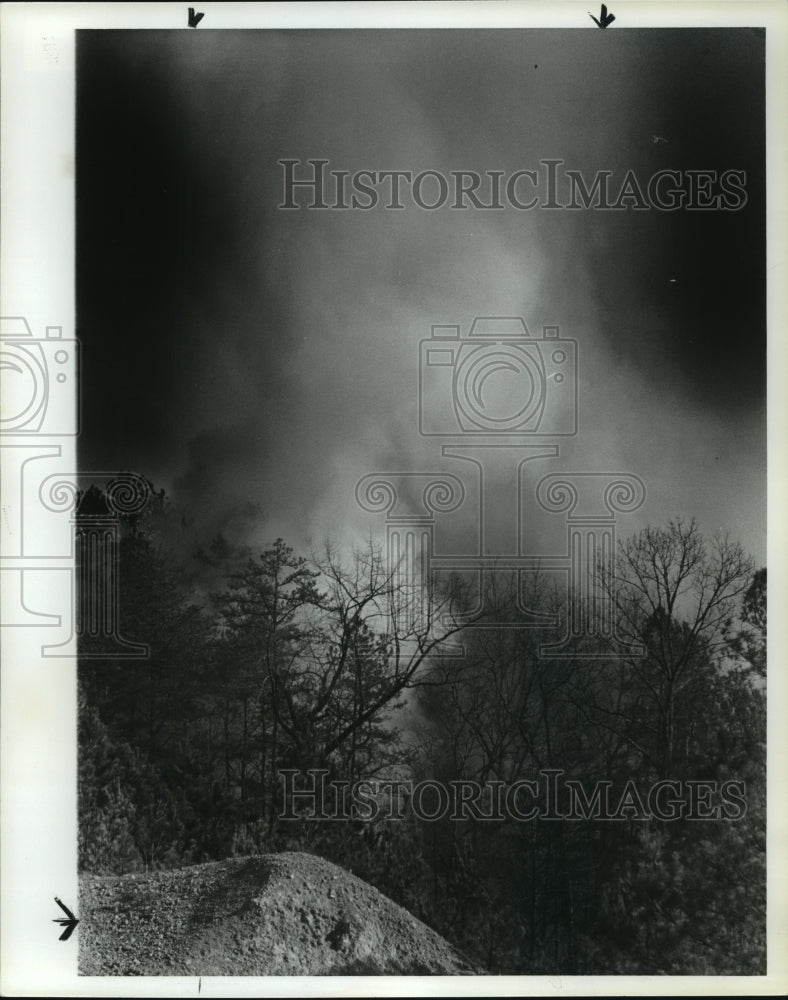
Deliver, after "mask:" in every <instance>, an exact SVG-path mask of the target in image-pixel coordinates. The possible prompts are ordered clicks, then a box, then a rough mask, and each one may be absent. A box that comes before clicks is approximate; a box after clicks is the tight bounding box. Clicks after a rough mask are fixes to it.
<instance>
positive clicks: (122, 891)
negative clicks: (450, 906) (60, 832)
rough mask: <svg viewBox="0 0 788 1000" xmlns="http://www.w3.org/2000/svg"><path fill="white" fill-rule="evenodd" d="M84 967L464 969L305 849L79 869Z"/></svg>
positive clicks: (429, 935) (431, 936)
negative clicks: (136, 869)
mask: <svg viewBox="0 0 788 1000" xmlns="http://www.w3.org/2000/svg"><path fill="white" fill-rule="evenodd" d="M79 917H80V924H79V927H78V930H77V934H78V935H79V937H80V944H79V971H80V973H81V974H82V975H87V976H136V975H139V976H143V975H145V976H184V975H187V976H229V975H232V976H296V975H299V976H321V975H430V974H432V975H471V974H475V973H478V972H479V971H480V970H478V969H474V968H473V967H471V966H470V965H469V964H468V963H467V962H466V961H465V960H464V959H463V958H462V956H461V955H459V954H458V953H457V952H456V951H455V950H454V949H453V948H452V947H451V945H449V944H448V942H447V941H445V940H444V939H443V938H442V937H440V935H439V934H436V933H435V931H433V930H431V929H430V928H429V927H427V926H426V925H425V924H423V923H422V922H421V921H420V920H417V919H416V918H415V917H414V916H412V915H411V914H410V913H408V912H407V910H404V909H402V907H401V906H397V904H396V903H393V902H392V901H391V900H390V899H388V898H387V897H386V896H384V895H383V894H382V893H380V892H379V891H378V890H377V889H375V888H373V887H372V886H370V885H368V884H367V883H366V882H363V881H362V880H361V879H359V878H356V876H355V875H351V874H350V873H349V872H347V871H345V870H344V869H343V868H339V867H338V866H337V865H334V864H331V863H330V862H328V861H324V860H323V859H322V858H318V857H314V856H313V855H310V854H294V853H288V854H269V855H263V856H258V857H248V858H233V859H230V860H227V861H218V862H212V863H210V864H203V865H194V866H193V867H190V868H180V869H177V870H175V871H165V872H149V873H145V874H132V875H120V876H96V875H83V876H81V880H80V906H79Z"/></svg>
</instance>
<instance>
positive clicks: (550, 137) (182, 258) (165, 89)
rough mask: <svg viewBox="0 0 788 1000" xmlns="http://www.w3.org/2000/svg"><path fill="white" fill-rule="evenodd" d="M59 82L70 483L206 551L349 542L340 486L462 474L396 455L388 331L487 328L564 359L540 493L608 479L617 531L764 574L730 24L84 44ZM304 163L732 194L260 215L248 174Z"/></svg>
mask: <svg viewBox="0 0 788 1000" xmlns="http://www.w3.org/2000/svg"><path fill="white" fill-rule="evenodd" d="M77 84H78V112H77V113H78V133H77V136H78V147H77V185H78V186H77V238H78V247H77V250H78V253H77V264H78V272H77V275H78V287H77V299H78V302H77V313H78V316H77V320H78V335H79V336H80V338H81V340H82V343H83V427H84V430H83V433H82V435H81V437H80V449H81V452H80V464H81V466H82V468H83V469H88V468H100V469H133V470H136V471H139V472H141V473H143V474H145V475H147V476H148V477H149V478H151V479H152V480H153V481H154V483H155V484H156V485H157V486H164V487H165V488H166V489H167V491H168V492H169V493H170V494H171V495H172V496H173V498H174V499H175V500H176V501H177V502H178V503H179V505H182V506H184V507H186V508H188V509H189V510H190V511H192V512H193V513H194V516H195V517H196V518H197V519H198V522H199V523H200V524H202V525H203V526H204V528H205V530H215V529H217V530H218V529H219V528H222V529H223V530H225V531H227V532H228V533H229V534H230V535H231V536H233V537H234V538H235V539H236V540H240V539H243V538H246V539H247V540H250V541H254V542H255V543H258V542H259V544H260V545H264V544H267V543H268V542H270V541H272V540H273V539H274V538H276V537H277V536H278V535H282V536H283V537H285V538H286V540H288V541H289V542H290V543H291V544H293V545H294V546H295V547H297V548H298V547H300V546H302V545H303V544H304V543H305V541H306V539H307V538H310V537H311V538H312V539H314V540H317V541H319V540H320V539H321V538H322V537H323V536H324V535H325V534H326V533H332V534H341V533H343V532H345V531H348V532H350V531H352V532H357V531H365V530H366V531H368V530H369V529H370V528H374V527H375V526H376V525H379V524H380V522H379V521H376V519H375V518H374V517H371V516H370V515H367V514H363V513H362V512H360V511H358V510H357V508H356V507H355V503H354V499H353V495H354V488H355V484H356V482H357V480H358V479H359V478H360V477H361V476H363V475H364V474H366V473H368V472H374V471H385V470H389V469H392V470H408V469H412V470H414V471H417V470H420V469H427V470H429V469H439V468H444V469H447V470H448V469H451V470H452V471H455V472H457V473H458V474H464V472H467V470H462V469H458V468H456V467H454V466H452V464H451V462H450V461H449V460H447V459H440V457H439V456H440V450H439V447H440V441H439V440H437V439H423V438H420V436H419V433H418V360H419V341H420V340H422V339H423V338H425V337H428V336H429V333H430V327H431V325H432V324H441V323H446V324H460V326H461V327H462V329H463V331H465V330H467V328H468V326H469V324H470V322H471V321H472V319H473V317H474V316H476V315H517V316H522V317H523V319H524V320H525V322H526V323H527V325H528V327H529V329H530V330H531V332H532V333H536V334H538V333H539V331H540V330H541V328H542V326H543V325H545V324H556V325H559V326H560V327H561V334H562V336H565V337H571V338H574V339H575V340H576V341H577V342H578V344H579V354H580V362H579V373H580V378H579V393H580V402H579V420H580V425H579V434H578V436H577V438H575V439H571V440H567V441H565V442H563V443H562V444H561V457H560V459H559V460H558V461H556V462H555V463H550V462H541V463H539V474H540V475H541V474H544V473H546V472H552V471H566V470H570V469H571V470H581V471H596V470H598V471H605V470H615V471H628V472H632V473H635V474H637V475H639V476H640V477H641V478H642V479H643V480H644V481H645V483H646V485H647V488H648V498H647V501H646V504H645V505H644V507H643V508H642V509H641V510H640V511H639V512H638V513H637V515H633V516H632V517H630V518H622V519H621V521H620V532H621V533H622V534H627V533H628V532H629V531H630V530H635V529H637V528H639V527H642V526H643V524H645V523H652V524H664V523H665V522H666V521H667V520H668V519H669V518H670V517H673V516H676V515H685V516H690V515H696V516H697V517H698V518H699V520H700V522H701V526H702V528H703V529H704V530H705V531H706V532H709V533H710V532H714V531H716V530H718V529H722V530H726V531H729V532H730V533H731V535H733V536H734V537H735V538H736V539H737V540H739V541H741V542H742V543H743V544H744V545H745V547H746V548H747V549H748V550H749V551H750V552H751V553H752V554H753V555H754V556H755V557H756V559H757V560H758V561H759V562H764V561H765V554H766V535H765V496H766V478H765V476H766V471H765V447H766V441H765V345H766V337H765V256H764V255H765V194H764V91H763V84H764V61H763V33H762V32H761V31H759V30H757V29H725V30H714V31H712V30H704V29H697V30H656V29H654V30H638V31H632V30H625V29H620V28H614V29H611V30H608V31H604V32H603V31H598V30H596V29H594V30H573V31H553V30H546V29H539V30H525V31H474V32H469V31H462V30H453V31H444V32H438V31H396V30H391V31H379V32H370V31H359V32H350V31H324V32H318V31H301V32H295V31H293V32H281V31H278V32H263V31H245V32H234V31H216V32H211V31H208V30H203V29H200V30H198V31H189V32H187V31H177V32H152V31H137V32H120V31H116V32H100V31H89V32H81V33H80V35H79V41H78V80H77ZM655 140H656V141H655ZM663 140H664V141H663ZM310 157H312V158H323V159H327V160H329V161H330V167H331V169H337V170H347V171H349V172H351V173H353V172H355V171H358V170H362V169H368V170H376V171H381V170H395V169H399V170H412V171H413V172H414V173H416V172H418V171H420V170H426V169H431V170H439V171H444V172H447V173H448V172H449V171H451V170H477V171H480V172H483V171H487V170H497V171H503V172H504V173H505V174H507V175H508V174H510V173H512V172H513V171H515V170H518V169H537V170H538V169H540V168H539V162H540V161H541V160H543V159H548V158H553V159H560V160H562V161H564V166H563V168H562V169H564V168H571V169H577V170H581V171H582V172H583V174H584V175H585V176H586V177H587V178H588V179H589V181H590V180H591V179H592V178H593V176H594V174H595V172H596V171H600V170H609V171H612V172H613V175H614V178H615V179H616V180H618V181H619V183H620V181H621V180H623V177H624V174H625V173H626V171H627V170H630V169H631V170H633V171H634V172H635V174H636V175H637V176H638V178H639V179H641V180H643V182H644V183H645V182H647V181H648V179H649V177H651V176H652V175H653V174H654V173H655V172H656V171H658V170H660V169H665V168H671V169H675V170H679V171H684V170H716V171H718V172H722V171H725V170H730V169H736V170H743V171H745V172H746V191H747V196H748V201H747V204H746V206H745V207H744V208H742V209H741V210H739V211H714V212H692V211H684V210H679V211H676V212H658V211H655V210H649V211H633V210H625V211H611V212H604V211H575V212H572V211H547V210H542V209H535V210H531V211H517V210H516V209H513V208H507V209H506V210H504V211H489V212H486V211H479V210H476V209H470V210H467V211H452V210H450V209H448V208H442V209H439V210H436V211H423V210H420V209H418V208H417V207H416V206H414V205H413V204H411V203H410V202H408V204H407V207H406V209H405V210H403V211H387V210H385V209H384V208H383V207H382V206H378V207H377V208H376V209H374V210H370V211H361V210H354V211H308V210H306V209H301V210H298V211H282V210H280V209H278V207H277V206H278V204H279V203H280V202H281V201H282V185H283V171H282V168H281V166H279V165H278V162H277V161H278V160H280V159H283V158H291V159H299V160H302V161H305V160H306V159H307V158H310ZM250 509H255V510H257V511H259V512H261V513H262V520H261V519H260V518H258V519H257V520H252V519H246V515H245V513H244V511H248V510H250ZM250 533H251V534H250Z"/></svg>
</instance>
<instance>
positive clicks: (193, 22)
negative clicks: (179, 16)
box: [189, 7, 205, 28]
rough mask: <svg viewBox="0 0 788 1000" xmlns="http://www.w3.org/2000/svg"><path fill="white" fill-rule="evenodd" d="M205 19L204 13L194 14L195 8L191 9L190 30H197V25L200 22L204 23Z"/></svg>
mask: <svg viewBox="0 0 788 1000" xmlns="http://www.w3.org/2000/svg"><path fill="white" fill-rule="evenodd" d="M204 17H205V14H203V13H202V11H198V12H197V13H196V14H195V13H194V7H189V27H190V28H196V27H197V25H198V24H199V23H200V21H202V19H203V18H204Z"/></svg>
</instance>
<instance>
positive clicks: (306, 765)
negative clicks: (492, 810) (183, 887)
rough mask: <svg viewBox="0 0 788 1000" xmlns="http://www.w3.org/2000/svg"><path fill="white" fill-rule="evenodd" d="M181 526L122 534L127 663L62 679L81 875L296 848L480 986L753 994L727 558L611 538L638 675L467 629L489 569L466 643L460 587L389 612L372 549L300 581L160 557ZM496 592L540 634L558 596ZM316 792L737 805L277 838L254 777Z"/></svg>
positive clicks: (334, 555)
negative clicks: (362, 786) (525, 977)
mask: <svg viewBox="0 0 788 1000" xmlns="http://www.w3.org/2000/svg"><path fill="white" fill-rule="evenodd" d="M181 518H182V515H180V514H179V513H178V512H177V511H175V510H174V508H173V507H172V505H171V504H170V503H169V501H168V500H167V498H166V496H165V495H164V494H163V493H158V494H154V497H153V501H152V502H151V503H150V504H149V505H148V508H147V509H146V510H145V511H144V512H142V513H141V514H135V515H134V516H130V517H128V518H126V519H125V520H124V523H123V525H122V530H121V534H120V542H119V565H120V583H119V595H120V621H121V627H122V630H123V633H124V636H125V637H126V638H128V639H131V640H135V641H140V642H146V643H148V644H149V646H150V656H149V657H148V658H147V659H145V660H139V661H135V660H127V661H119V660H101V659H92V658H82V659H81V660H80V664H79V772H78V781H79V788H78V796H79V861H80V867H81V869H83V870H87V871H92V872H99V873H110V872H111V873H118V872H126V871H143V870H151V869H157V868H166V867H176V866H181V865H186V864H193V863H199V862H202V861H207V860H214V859H220V858H224V857H228V856H232V855H242V854H249V853H255V852H264V853H265V852H270V851H280V850H305V851H311V852H314V853H317V854H320V855H322V856H324V857H326V858H328V859H330V860H332V861H335V862H337V863H339V864H341V865H343V866H344V867H346V868H348V869H350V870H352V871H353V872H355V873H356V874H357V875H359V876H360V877H362V878H364V879H366V880H367V881H369V882H371V883H372V884H374V885H376V886H377V887H378V888H379V889H380V890H381V891H383V892H385V893H386V894H387V895H388V896H390V897H391V898H392V899H394V900H395V901H396V902H399V903H400V904H401V905H403V906H405V907H406V908H407V909H409V910H410V911H411V912H413V913H414V914H415V915H416V916H418V917H419V918H420V919H422V920H424V921H425V922H426V923H428V924H429V925H430V926H432V927H434V928H435V929H436V930H437V931H438V932H440V933H441V934H443V935H444V936H445V937H446V938H447V939H448V940H450V941H451V942H452V943H454V944H455V945H457V946H458V947H459V948H461V949H462V950H463V951H464V952H465V953H466V954H468V955H469V957H471V958H472V959H474V960H475V961H476V962H478V963H479V964H480V965H481V966H482V967H484V968H486V969H488V970H489V971H490V972H492V973H515V974H517V973H520V974H532V975H535V974H618V973H620V974H706V973H708V974H712V973H714V974H734V973H739V974H758V973H763V972H764V971H765V740H766V729H765V677H766V656H765V650H766V571H765V569H760V570H756V567H755V566H754V565H753V563H752V561H751V560H750V559H749V558H748V557H747V555H746V554H745V553H744V552H743V550H742V549H741V547H740V546H739V545H738V544H736V543H734V542H732V541H730V540H729V539H725V538H713V539H708V538H704V537H703V536H702V534H701V532H700V530H699V528H698V526H697V524H696V523H695V522H694V521H688V522H685V521H681V520H674V521H672V522H670V523H669V524H668V525H666V526H663V527H649V528H647V529H645V530H643V531H642V532H640V533H639V534H638V535H635V536H633V537H632V538H629V539H627V540H625V541H623V542H622V543H620V544H619V550H618V553H617V556H616V560H615V567H614V574H613V575H612V576H611V577H609V578H605V576H604V575H600V577H599V579H598V581H597V583H598V586H599V587H600V588H607V590H608V596H609V599H610V600H611V601H612V603H613V608H614V616H615V621H616V628H617V634H618V636H619V637H621V638H623V639H624V640H626V641H628V642H630V643H632V644H633V646H634V645H639V646H640V647H641V648H642V652H643V655H641V656H632V657H630V658H628V659H627V658H624V659H621V658H613V657H611V656H607V657H606V656H604V655H601V654H600V652H599V650H595V651H594V653H593V655H592V653H591V651H590V650H589V649H587V648H585V647H583V646H582V645H581V644H578V647H577V649H576V650H575V654H576V655H575V656H573V657H569V658H567V657H554V658H551V657H550V656H543V655H540V646H544V645H545V644H546V643H549V642H550V641H551V639H553V640H557V639H558V638H560V637H561V635H560V633H561V629H560V626H557V627H556V628H555V629H554V630H552V631H551V630H550V629H537V630H534V629H528V628H514V629H501V628H494V627H485V626H486V625H491V624H492V622H493V621H496V620H502V619H503V618H507V619H508V620H512V618H513V616H514V615H516V613H517V612H516V608H517V607H518V605H519V604H521V602H520V600H519V599H520V597H521V594H519V593H518V592H517V586H514V585H509V584H508V583H507V580H505V579H504V578H502V577H499V576H496V575H495V574H491V575H490V576H489V578H488V579H487V580H486V581H485V584H484V585H485V586H486V587H488V588H489V589H490V593H488V594H487V595H486V596H487V599H486V600H485V602H484V607H485V608H486V609H488V613H489V614H490V615H491V616H492V618H491V621H489V622H485V621H478V620H477V621H475V622H474V623H473V624H472V625H468V622H467V619H466V618H465V617H463V612H465V611H467V609H468V607H469V606H470V605H471V604H472V603H473V602H472V597H473V594H472V593H471V588H470V587H469V584H468V582H467V581H463V580H460V579H452V580H449V581H447V583H446V585H445V586H442V587H440V588H437V587H436V588H434V590H433V592H432V593H431V594H430V597H429V600H426V601H425V600H423V599H421V597H417V598H414V595H413V593H412V592H406V591H403V590H402V589H401V588H400V587H399V585H398V584H397V582H396V580H397V579H398V578H396V577H393V576H392V574H391V573H390V572H389V568H388V567H387V566H386V563H385V560H384V558H383V557H382V555H381V553H380V552H379V551H377V550H376V549H375V547H374V546H371V545H370V546H369V547H367V548H366V549H365V550H363V551H359V552H355V553H352V554H350V555H347V554H345V553H342V554H340V553H338V552H337V551H335V550H332V548H331V547H330V546H326V547H325V548H324V550H323V551H322V553H320V554H318V555H317V556H316V555H310V557H309V558H306V557H305V556H303V555H299V554H296V553H295V552H293V551H292V550H291V549H290V548H289V547H288V546H287V544H286V543H285V542H284V541H283V540H281V539H279V540H276V541H275V542H274V543H273V544H271V545H270V546H269V547H268V548H266V549H265V550H264V551H262V552H256V553H255V552H241V551H239V550H236V549H234V548H233V546H231V545H229V543H228V542H227V541H226V540H225V539H223V538H222V537H217V538H216V539H214V541H213V543H212V544H211V545H210V546H209V547H208V548H207V550H205V551H203V550H197V551H195V552H189V553H188V555H189V558H188V559H187V558H184V557H183V551H181V552H180V554H179V555H178V556H177V557H176V556H175V555H174V554H173V547H172V545H171V543H170V542H171V536H172V528H173V524H175V523H178V522H179V519H181ZM187 533H188V532H187ZM201 572H202V576H200V573H201ZM613 577H614V578H613ZM200 580H203V581H205V580H210V583H211V585H210V586H208V587H206V586H204V585H202V584H200V582H199V581H200ZM523 584H524V585H525V586H527V588H528V595H527V596H528V605H529V608H530V609H531V610H533V611H540V612H542V613H546V614H552V615H554V616H555V619H556V620H557V621H558V622H562V621H564V620H565V618H566V606H565V605H566V600H567V598H566V595H565V594H562V593H561V592H560V591H559V590H557V589H556V588H555V587H553V586H552V585H551V584H550V582H549V581H548V580H546V579H542V578H540V577H539V576H538V575H534V576H533V577H531V578H529V579H528V581H527V582H525V581H523ZM422 596H423V595H422ZM460 642H461V643H462V646H463V647H464V652H463V654H462V655H459V653H458V651H457V644H458V643H460ZM316 769H319V770H321V771H323V772H325V774H326V776H327V778H328V779H330V780H331V781H333V782H338V783H339V784H340V785H342V784H343V783H345V785H346V786H347V785H352V784H353V783H357V782H361V781H366V782H370V783H372V782H375V781H377V782H384V781H386V780H389V781H390V780H394V779H397V780H410V781H411V783H412V782H418V781H424V780H429V781H433V782H434V781H439V782H442V783H444V784H445V785H447V786H448V785H449V784H450V783H451V782H457V781H465V782H476V783H478V784H480V785H484V786H485V787H487V786H489V787H492V788H495V787H511V786H512V785H513V784H515V783H517V782H528V781H533V779H534V778H535V777H536V776H537V775H538V774H539V773H540V772H542V771H551V770H552V771H554V772H560V775H561V780H562V781H564V782H566V781H569V782H571V781H575V782H577V783H578V784H579V785H581V786H582V787H583V788H584V789H585V791H584V794H587V795H588V796H589V797H590V796H591V792H592V790H593V789H594V788H597V789H598V788H602V789H603V790H604V789H610V790H611V794H615V795H616V796H618V795H620V793H621V790H622V789H626V788H630V789H633V790H634V793H635V795H636V793H637V790H638V789H640V790H641V791H642V792H643V794H644V796H645V795H646V794H647V792H648V791H649V789H652V788H653V787H655V786H656V785H657V784H658V783H660V782H661V783H662V785H661V786H660V788H661V791H660V794H661V795H662V798H661V799H660V800H659V801H660V802H667V801H668V799H669V798H670V796H671V795H673V796H674V797H675V796H678V797H679V798H682V797H684V798H686V797H687V795H690V796H694V801H695V804H696V807H697V804H698V802H700V803H701V805H703V806H704V808H705V806H708V803H709V802H710V801H711V798H714V796H716V798H714V801H715V802H717V799H718V797H719V796H718V795H717V792H716V791H714V790H715V789H718V788H720V787H722V786H723V785H725V783H726V782H727V783H729V784H728V786H726V787H730V788H733V787H735V788H736V789H737V790H738V796H739V799H740V800H741V803H743V807H742V805H741V804H740V805H739V807H738V810H733V811H730V810H729V813H727V814H726V813H725V812H724V811H723V812H721V811H720V809H719V808H718V809H717V811H716V812H710V811H709V809H708V808H707V809H706V812H705V813H704V812H703V810H702V809H701V813H700V814H699V815H695V814H694V813H693V810H692V808H690V809H689V812H687V810H686V809H684V811H683V814H682V815H678V816H677V818H675V819H672V820H665V819H661V818H659V817H655V816H653V815H650V816H649V815H641V814H640V812H639V809H638V801H637V797H635V799H634V800H633V801H632V802H631V810H629V811H627V810H625V811H624V814H623V816H619V817H618V818H617V819H614V820H611V819H609V818H608V819H606V818H605V814H604V812H601V813H600V812H599V811H597V812H594V811H593V810H591V809H589V814H588V815H587V816H581V817H579V818H572V817H570V818H564V819H561V820H559V821H553V822H550V821H548V820H545V819H544V818H543V817H538V818H535V819H532V820H530V821H523V820H522V819H519V818H517V817H516V816H511V815H507V816H506V817H505V818H504V819H502V820H501V821H496V822H490V821H489V820H484V819H480V818H477V817H475V816H474V815H473V814H472V812H471V813H470V814H465V815H464V816H463V818H460V819H458V818H452V816H451V815H444V816H442V817H441V818H438V819H435V820H428V819H425V818H423V817H422V816H419V815H418V814H417V813H416V812H414V811H413V810H412V809H410V810H408V809H406V810H405V811H404V814H403V818H402V819H397V820H385V819H384V820H380V819H378V820H376V821H368V822H367V821H364V819H359V818H358V817H353V816H349V817H348V818H347V819H343V820H341V821H331V822H320V821H317V820H310V819H309V818H308V815H307V814H308V812H309V810H308V809H307V808H299V809H298V810H297V813H298V816H299V818H298V819H297V820H292V819H290V820H283V819H282V818H281V815H282V813H283V807H284V805H285V803H284V802H283V787H284V785H283V781H282V777H281V774H280V772H282V771H285V770H289V771H291V772H292V771H296V772H298V773H301V772H306V771H308V770H316ZM523 787H526V786H523ZM663 793H664V794H663ZM710 797H711V798H710ZM586 804H588V802H586ZM685 804H686V803H685ZM693 808H695V807H693ZM698 808H700V807H697V808H695V813H698ZM709 808H710V807H709ZM679 811H680V812H681V810H679ZM703 816H706V818H703Z"/></svg>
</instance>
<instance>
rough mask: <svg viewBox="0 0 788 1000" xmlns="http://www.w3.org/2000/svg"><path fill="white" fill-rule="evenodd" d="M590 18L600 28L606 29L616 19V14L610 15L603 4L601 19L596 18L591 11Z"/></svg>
mask: <svg viewBox="0 0 788 1000" xmlns="http://www.w3.org/2000/svg"><path fill="white" fill-rule="evenodd" d="M588 16H589V17H590V18H591V20H592V21H594V22H595V23H596V26H597V27H598V28H606V27H607V26H608V25H609V24H612V23H613V21H615V19H616V15H615V14H608V12H607V7H606V6H605V5H604V4H602V10H601V11H600V14H599V17H594V15H593V14H592V13H591V11H589V12H588Z"/></svg>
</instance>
